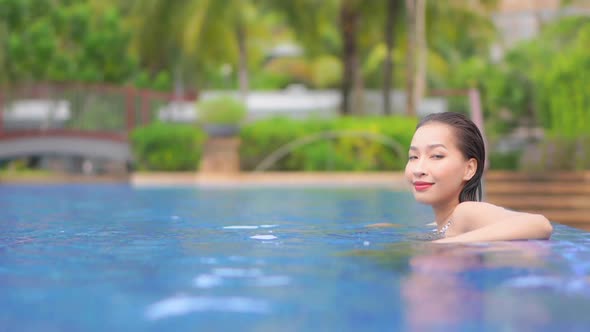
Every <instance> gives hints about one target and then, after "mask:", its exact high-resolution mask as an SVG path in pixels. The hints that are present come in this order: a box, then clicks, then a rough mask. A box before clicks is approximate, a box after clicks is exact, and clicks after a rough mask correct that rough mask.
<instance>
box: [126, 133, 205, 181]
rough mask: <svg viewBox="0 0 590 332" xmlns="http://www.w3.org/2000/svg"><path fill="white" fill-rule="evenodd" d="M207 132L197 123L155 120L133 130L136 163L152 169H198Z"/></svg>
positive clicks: (140, 166) (132, 137) (132, 144)
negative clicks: (193, 124)
mask: <svg viewBox="0 0 590 332" xmlns="http://www.w3.org/2000/svg"><path fill="white" fill-rule="evenodd" d="M205 137H206V135H205V133H203V131H202V130H201V129H200V128H198V127H195V126H191V125H179V124H164V123H154V124H151V125H149V126H146V127H141V128H137V129H135V130H134V131H133V132H132V133H131V146H132V149H133V154H134V157H135V165H136V167H137V168H138V169H139V170H148V171H194V170H197V169H198V167H199V161H200V158H201V152H202V147H203V143H204V142H205Z"/></svg>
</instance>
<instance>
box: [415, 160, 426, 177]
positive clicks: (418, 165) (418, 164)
mask: <svg viewBox="0 0 590 332" xmlns="http://www.w3.org/2000/svg"><path fill="white" fill-rule="evenodd" d="M412 166H413V167H412V173H413V174H414V176H416V177H418V176H423V175H425V174H426V170H425V165H424V161H423V159H422V158H419V159H417V160H416V161H415V162H414V163H413V165H412Z"/></svg>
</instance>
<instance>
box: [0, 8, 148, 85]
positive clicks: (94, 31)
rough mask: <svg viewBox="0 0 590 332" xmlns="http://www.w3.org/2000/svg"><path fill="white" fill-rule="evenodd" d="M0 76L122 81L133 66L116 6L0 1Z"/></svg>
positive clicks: (4, 79)
mask: <svg viewBox="0 0 590 332" xmlns="http://www.w3.org/2000/svg"><path fill="white" fill-rule="evenodd" d="M0 22H3V23H4V24H2V26H1V28H0V30H1V31H2V32H1V34H2V35H3V37H4V38H3V43H2V46H1V48H2V50H1V51H0V54H2V56H1V57H0V60H1V61H2V62H1V64H0V65H1V68H2V69H1V70H0V80H1V81H2V82H4V83H16V82H23V81H25V82H26V81H57V82H62V81H83V82H109V83H119V84H120V83H125V82H126V81H128V80H129V79H130V78H131V77H132V75H133V73H134V72H135V71H136V68H137V61H136V60H135V58H134V57H132V56H131V55H130V54H129V52H128V46H129V40H130V33H129V31H126V30H125V29H124V27H123V24H122V18H121V15H120V12H119V10H118V8H117V7H108V8H103V9H98V8H95V7H94V6H93V3H92V2H89V1H83V0H69V1H66V0H59V1H50V0H26V1H21V0H3V1H1V2H0Z"/></svg>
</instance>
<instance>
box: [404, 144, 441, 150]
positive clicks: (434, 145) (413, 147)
mask: <svg viewBox="0 0 590 332" xmlns="http://www.w3.org/2000/svg"><path fill="white" fill-rule="evenodd" d="M438 147H442V148H445V149H446V148H447V147H446V146H445V145H444V144H442V143H436V144H429V145H427V146H426V149H427V150H432V149H434V148H438ZM410 150H418V148H417V147H415V146H413V145H412V146H410ZM447 150H448V149H447Z"/></svg>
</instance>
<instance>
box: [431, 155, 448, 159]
mask: <svg viewBox="0 0 590 332" xmlns="http://www.w3.org/2000/svg"><path fill="white" fill-rule="evenodd" d="M444 157H445V156H443V155H442V154H435V155H433V156H432V158H434V159H443V158H444Z"/></svg>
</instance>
